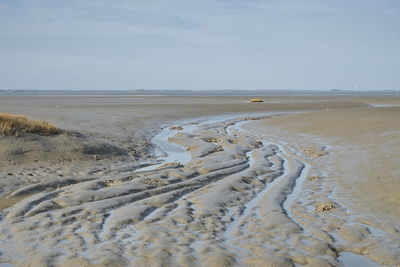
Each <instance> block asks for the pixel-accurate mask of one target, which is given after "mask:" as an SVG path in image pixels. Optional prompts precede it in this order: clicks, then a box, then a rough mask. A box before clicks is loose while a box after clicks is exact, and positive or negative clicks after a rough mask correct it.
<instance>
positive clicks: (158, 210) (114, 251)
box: [0, 95, 400, 266]
mask: <svg viewBox="0 0 400 267" xmlns="http://www.w3.org/2000/svg"><path fill="white" fill-rule="evenodd" d="M250 98H252V96H249V97H243V96H240V97H239V96H238V97H233V96H220V97H218V96H212V97H208V96H191V97H183V96H182V97H178V96H31V97H27V96H2V97H0V107H1V110H0V111H1V112H11V113H16V114H24V115H28V116H29V117H30V118H33V119H40V120H46V121H49V122H51V123H53V124H55V125H57V126H58V127H59V128H61V129H63V133H62V134H60V135H57V136H54V137H41V136H34V135H25V136H19V137H1V138H0V148H1V150H0V157H1V159H2V164H1V166H0V168H1V173H0V185H1V189H0V207H1V210H0V262H2V263H9V264H13V265H15V266H72V265H74V266H76V265H79V266H194V265H197V266H301V265H304V266H336V265H340V264H348V263H349V262H350V260H353V262H354V260H355V261H356V262H358V263H359V264H364V265H365V266H366V265H367V264H370V266H375V265H379V264H388V265H390V264H392V265H395V264H399V263H400V235H399V233H400V232H399V231H400V225H399V223H398V221H397V220H396V218H398V216H399V215H400V214H399V210H398V209H396V205H397V206H398V204H399V200H400V199H399V196H398V194H396V192H399V185H400V180H399V171H400V169H399V167H398V165H399V164H398V163H399V158H400V157H399V152H398V149H399V141H400V140H399V132H400V129H399V125H400V124H399V117H400V116H399V115H400V114H399V112H400V108H399V107H396V105H398V104H399V103H400V99H399V97H398V96H391V97H384V96H373V97H372V96H371V97H359V96H334V95H330V96H329V95H328V96H326V95H314V96H291V95H286V96H285V95H282V96H271V97H265V98H263V100H264V102H262V103H249V102H248V100H249V99H250ZM373 105H375V106H373ZM28 244H29V245H28Z"/></svg>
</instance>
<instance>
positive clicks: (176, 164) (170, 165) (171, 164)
mask: <svg viewBox="0 0 400 267" xmlns="http://www.w3.org/2000/svg"><path fill="white" fill-rule="evenodd" d="M182 167H183V164H182V163H180V162H168V163H165V164H162V165H160V166H158V167H157V169H164V168H182Z"/></svg>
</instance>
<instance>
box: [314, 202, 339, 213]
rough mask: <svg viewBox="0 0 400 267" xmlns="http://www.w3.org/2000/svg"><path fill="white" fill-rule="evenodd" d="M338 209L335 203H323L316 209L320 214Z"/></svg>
mask: <svg viewBox="0 0 400 267" xmlns="http://www.w3.org/2000/svg"><path fill="white" fill-rule="evenodd" d="M335 208H336V204H335V203H333V202H328V203H322V204H318V205H317V207H316V208H315V210H316V211H319V212H324V211H330V210H333V209H335Z"/></svg>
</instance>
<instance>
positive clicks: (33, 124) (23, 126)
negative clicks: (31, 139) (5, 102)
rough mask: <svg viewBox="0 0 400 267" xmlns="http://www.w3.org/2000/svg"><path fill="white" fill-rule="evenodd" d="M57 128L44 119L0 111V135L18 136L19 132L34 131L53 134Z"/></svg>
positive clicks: (57, 131)
mask: <svg viewBox="0 0 400 267" xmlns="http://www.w3.org/2000/svg"><path fill="white" fill-rule="evenodd" d="M59 131H60V130H59V129H58V128H57V127H56V126H54V125H52V124H50V123H48V122H45V121H37V120H30V119H28V118H27V117H25V116H22V115H13V114H9V113H0V135H1V136H18V135H19V134H21V133H34V134H39V135H46V136H47V135H54V134H58V133H59Z"/></svg>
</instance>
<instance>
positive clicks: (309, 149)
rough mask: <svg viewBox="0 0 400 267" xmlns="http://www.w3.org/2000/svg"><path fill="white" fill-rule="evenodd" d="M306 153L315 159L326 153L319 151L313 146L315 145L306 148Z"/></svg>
mask: <svg viewBox="0 0 400 267" xmlns="http://www.w3.org/2000/svg"><path fill="white" fill-rule="evenodd" d="M304 154H305V155H306V156H307V157H310V158H313V159H316V158H319V157H322V156H323V155H324V153H321V152H317V151H316V150H315V148H313V147H306V148H305V149H304Z"/></svg>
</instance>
